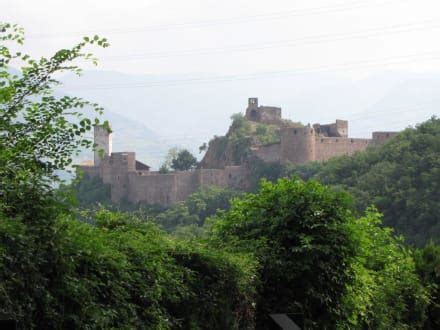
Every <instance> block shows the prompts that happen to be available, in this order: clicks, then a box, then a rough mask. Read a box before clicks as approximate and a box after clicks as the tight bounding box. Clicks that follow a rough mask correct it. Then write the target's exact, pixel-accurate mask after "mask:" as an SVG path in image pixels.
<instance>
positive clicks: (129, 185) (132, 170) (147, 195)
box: [79, 98, 397, 206]
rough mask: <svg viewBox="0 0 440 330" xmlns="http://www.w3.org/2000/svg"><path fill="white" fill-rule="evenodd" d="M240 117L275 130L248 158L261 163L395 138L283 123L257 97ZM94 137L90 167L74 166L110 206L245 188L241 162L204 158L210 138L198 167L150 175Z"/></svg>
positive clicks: (98, 131)
mask: <svg viewBox="0 0 440 330" xmlns="http://www.w3.org/2000/svg"><path fill="white" fill-rule="evenodd" d="M245 118H246V119H247V120H249V121H252V122H257V123H262V124H268V125H275V126H276V127H278V128H279V135H280V142H279V143H272V144H269V145H255V146H253V148H252V153H253V155H252V156H254V157H258V158H259V159H261V160H262V161H264V162H266V163H278V162H279V163H283V164H286V163H292V164H305V163H307V162H311V161H320V162H322V161H326V160H328V159H330V158H332V157H336V156H340V155H351V154H353V153H355V152H357V151H362V150H365V149H366V148H367V147H368V146H369V145H371V144H383V143H385V142H386V141H387V140H388V139H390V138H392V137H393V136H395V135H396V134H397V133H396V132H373V133H372V138H371V139H368V138H363V139H359V138H350V137H348V122H347V121H345V120H336V122H335V123H332V124H325V125H322V124H314V125H312V126H310V125H307V126H302V125H297V124H293V123H292V122H290V121H286V120H284V119H282V116H281V108H278V107H268V106H259V105H258V99H257V98H250V99H249V100H248V107H247V109H246V115H245ZM94 139H95V146H96V147H95V155H94V164H93V165H92V166H90V165H82V166H79V168H80V169H81V170H83V171H84V172H85V173H86V174H88V175H89V176H99V177H100V178H101V179H102V180H103V182H104V183H105V184H109V185H110V187H111V199H112V201H113V202H115V203H119V202H121V201H122V200H126V201H128V202H131V203H139V202H142V203H147V204H159V205H162V206H170V205H173V204H175V203H177V202H179V201H183V200H185V199H186V198H187V197H188V196H189V195H191V194H192V193H194V192H196V191H197V190H198V189H200V188H201V187H205V186H218V187H225V188H226V187H228V188H233V189H239V190H242V189H246V188H248V182H249V180H248V175H249V174H250V173H249V169H248V166H247V165H246V163H245V162H243V163H241V164H230V163H228V162H225V163H223V164H221V166H218V164H213V161H212V160H211V161H210V160H209V155H211V154H213V153H215V150H214V149H215V148H216V143H215V139H214V140H212V141H211V142H210V144H209V148H208V150H207V152H206V154H205V157H204V159H203V160H202V162H201V168H197V169H194V170H188V171H175V172H170V173H159V172H156V171H151V170H150V167H149V166H148V165H146V164H143V163H142V162H140V161H138V160H136V154H135V153H134V152H112V144H111V133H110V132H109V131H108V130H107V129H106V128H104V127H101V126H95V128H94Z"/></svg>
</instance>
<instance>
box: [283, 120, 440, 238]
mask: <svg viewBox="0 0 440 330" xmlns="http://www.w3.org/2000/svg"><path fill="white" fill-rule="evenodd" d="M286 173H288V174H289V175H292V174H293V175H299V176H300V177H302V178H303V179H305V180H308V179H310V178H313V179H316V180H318V181H319V182H321V183H323V184H329V185H332V186H334V187H337V188H340V189H345V190H347V191H349V192H350V193H351V194H352V195H353V198H354V200H355V202H356V206H357V209H358V210H363V209H365V207H368V206H369V205H375V206H376V207H377V208H378V209H379V210H380V211H381V212H382V213H383V214H384V224H385V225H386V226H389V227H392V228H394V229H395V230H396V232H397V233H398V234H403V235H404V236H405V238H406V240H407V241H408V242H409V243H411V244H415V245H418V246H422V245H424V244H425V243H426V242H427V241H428V240H430V239H432V240H434V241H436V242H437V243H438V242H439V241H440V212H439V209H440V119H438V118H431V119H430V120H428V121H426V122H424V123H421V124H419V125H417V126H416V127H415V128H408V129H406V130H404V131H403V132H401V133H400V134H399V135H398V136H397V137H395V138H393V139H392V140H391V141H389V142H388V143H386V144H385V145H383V146H379V147H371V148H369V149H368V150H366V151H365V152H359V153H357V154H355V155H354V156H350V157H348V156H344V157H338V158H334V159H331V160H329V161H328V162H325V163H321V164H319V163H312V164H307V165H305V166H301V167H295V168H293V170H292V169H286V168H283V169H278V173H276V174H275V176H278V175H281V176H282V175H286Z"/></svg>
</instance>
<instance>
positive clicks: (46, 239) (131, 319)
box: [0, 25, 440, 329]
mask: <svg viewBox="0 0 440 330" xmlns="http://www.w3.org/2000/svg"><path fill="white" fill-rule="evenodd" d="M0 40H2V41H9V42H11V41H14V40H15V41H19V42H21V41H22V31H21V30H20V29H19V28H17V27H14V26H10V25H0ZM88 44H98V45H102V46H106V45H107V43H106V41H105V40H104V39H100V38H99V37H97V36H96V37H94V38H91V39H90V38H85V39H84V42H81V43H80V44H79V45H77V46H75V47H73V48H72V49H64V50H61V51H59V52H57V53H56V54H55V55H54V56H53V57H52V58H50V59H44V58H43V59H41V60H39V61H33V60H29V57H27V55H21V54H14V53H11V52H10V51H9V49H8V48H7V47H6V46H3V45H0V47H1V52H0V60H1V61H0V107H1V108H0V110H1V112H0V115H1V120H0V125H1V126H0V131H1V132H2V134H1V135H0V180H1V181H0V197H1V198H0V318H2V319H3V318H7V319H16V320H17V321H18V328H19V329H32V328H49V329H62V328H70V329H76V328H81V329H82V328H86V329H87V328H98V329H107V328H130V329H131V328H140V329H175V328H184V329H252V328H257V329H267V328H271V327H273V326H274V324H273V323H272V324H271V323H270V320H269V318H268V314H271V313H279V312H281V313H293V314H295V315H296V316H297V317H298V318H297V320H298V321H299V322H300V323H302V324H303V325H305V326H306V327H308V328H341V329H346V328H353V329H365V328H374V329H376V328H377V329H390V328H398V329H405V328H427V329H430V328H435V327H436V326H438V320H439V318H438V314H437V312H438V295H436V294H437V293H438V286H436V282H435V281H438V269H439V267H440V266H439V260H440V258H439V250H438V248H437V247H436V246H428V247H427V248H426V249H424V250H422V251H419V252H417V253H416V255H415V257H414V254H413V252H412V250H410V249H408V248H406V247H405V246H403V244H402V242H401V241H400V240H399V239H396V238H395V237H393V235H392V233H391V231H390V230H389V229H386V228H382V227H381V226H379V224H380V216H379V214H378V213H377V212H376V211H375V210H374V209H371V210H368V211H367V212H366V214H365V216H363V217H360V218H359V217H356V216H354V215H353V212H352V210H353V207H352V205H351V204H350V198H349V196H348V195H347V194H346V193H343V192H337V191H335V190H333V189H331V188H329V187H325V186H323V185H321V184H319V183H318V182H315V181H310V182H307V183H304V182H302V181H300V180H298V179H282V180H279V181H278V182H277V183H276V184H271V183H269V182H263V183H262V185H261V188H260V189H259V191H258V192H256V193H254V194H245V195H243V196H239V197H237V198H235V199H233V200H232V202H230V203H231V204H229V202H228V201H227V200H229V198H230V197H231V196H232V195H234V194H233V193H229V192H224V191H221V192H218V191H217V192H216V191H213V192H209V191H208V192H206V191H205V192H201V193H199V195H194V196H192V198H190V200H189V201H188V202H186V203H183V204H181V205H180V206H181V207H182V208H183V209H184V212H186V213H187V215H188V216H191V215H194V216H197V218H196V217H194V218H193V219H192V220H191V221H194V222H190V225H195V224H197V225H198V226H201V225H204V224H205V222H206V221H205V220H207V219H206V218H207V217H208V216H209V215H212V214H213V213H214V212H215V210H217V208H219V207H225V206H229V205H230V209H229V210H228V211H222V212H218V213H217V214H216V215H215V216H213V217H211V219H209V221H208V222H210V224H211V226H212V227H207V228H206V229H207V232H206V235H205V238H204V239H200V238H197V239H195V238H194V237H190V239H188V237H185V239H183V240H182V239H176V238H175V237H172V236H169V235H168V234H166V233H165V232H163V231H162V230H161V229H159V228H158V226H157V225H156V224H154V223H153V222H152V221H151V216H146V217H144V216H142V212H139V216H136V215H133V213H122V212H116V211H109V210H105V209H102V208H101V209H99V210H98V211H93V210H88V211H85V212H77V210H76V209H75V208H74V207H73V205H72V202H71V196H70V195H69V193H68V190H66V189H61V190H56V189H55V188H54V184H55V183H58V182H59V181H58V178H57V176H56V172H55V171H56V170H63V169H65V168H66V166H68V165H69V164H70V163H71V162H72V160H71V159H72V158H71V156H72V154H75V153H77V152H78V151H79V150H80V149H81V148H82V147H87V146H90V145H91V141H89V140H88V139H86V138H85V133H86V132H88V131H90V130H91V126H92V125H91V121H90V120H88V119H87V118H82V117H81V113H80V112H79V111H78V110H79V109H80V108H82V107H84V106H91V107H92V108H95V109H96V110H97V111H100V108H99V107H98V106H97V105H94V104H90V103H88V102H87V101H84V100H81V99H78V98H70V97H63V98H61V99H58V98H56V97H53V96H52V94H51V92H52V89H53V86H54V85H55V84H56V81H54V80H53V79H52V75H53V74H54V73H57V72H59V71H62V70H77V68H76V67H75V66H74V65H72V63H71V61H72V60H74V59H81V58H83V57H89V56H88V55H87V54H85V53H83V48H84V47H85V46H87V45H88ZM20 58H21V60H22V61H26V63H25V65H24V67H23V68H22V76H20V77H18V76H11V75H10V74H9V71H8V63H9V61H10V60H12V59H20ZM72 114H73V115H74V116H76V117H77V118H78V116H79V117H80V120H79V124H74V123H72V122H71V121H69V115H72ZM98 122H99V121H95V123H98ZM99 184H100V183H99V182H92V183H91V187H95V188H96V191H97V192H96V191H95V193H96V194H95V193H94V194H95V196H97V195H98V196H101V197H102V196H105V194H101V191H100V188H99ZM79 189H83V191H85V190H87V188H85V187H84V186H82V187H80V188H79ZM83 202H87V200H85V201H83ZM175 210H176V209H175ZM167 212H168V211H167ZM177 213H179V212H177ZM174 216H175V215H174V214H173V211H170V214H168V215H163V219H162V221H163V222H164V223H167V222H166V221H167V219H173V217H174ZM157 218H158V219H159V218H160V216H157ZM175 218H176V219H177V220H176V221H174V222H173V221H170V223H169V224H167V226H168V225H171V228H172V225H175V224H176V222H179V221H181V220H180V219H181V217H180V215H179V216H177V217H175ZM156 221H157V220H156ZM185 221H186V220H184V223H186V222H185ZM175 228H179V226H175ZM415 261H417V264H416V263H415ZM421 280H423V281H424V282H423V283H424V284H425V285H422V281H421ZM256 312H257V313H256Z"/></svg>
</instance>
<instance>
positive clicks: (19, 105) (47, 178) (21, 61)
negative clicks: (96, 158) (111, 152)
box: [0, 23, 108, 215]
mask: <svg viewBox="0 0 440 330" xmlns="http://www.w3.org/2000/svg"><path fill="white" fill-rule="evenodd" d="M0 40H1V42H2V44H1V45H0V132H2V133H1V135H0V180H1V181H0V189H1V191H0V192H1V194H2V198H3V201H4V203H1V204H0V207H6V205H7V210H6V209H5V211H6V212H8V213H9V214H11V215H14V214H15V212H18V211H19V210H20V209H23V208H26V205H27V204H28V203H29V202H31V203H35V202H36V200H34V198H35V199H39V198H43V196H44V195H45V193H44V191H45V190H46V191H48V190H49V189H50V188H49V185H50V184H52V183H53V180H57V175H56V172H55V171H56V170H62V169H65V168H66V167H67V166H68V165H70V164H71V162H72V155H74V154H77V153H78V152H79V150H81V148H84V147H85V148H87V147H90V146H91V145H92V142H91V141H90V140H89V139H87V138H85V137H84V134H85V133H86V132H87V131H90V130H91V128H92V125H93V123H92V121H91V120H90V119H88V118H86V117H84V116H83V114H82V113H81V112H80V111H78V110H79V109H81V108H84V107H90V108H92V109H93V110H95V111H96V112H97V113H100V112H101V111H102V108H101V107H99V106H98V105H97V104H95V103H91V102H88V101H86V100H83V99H81V98H77V97H71V96H63V97H61V98H57V97H55V96H54V95H53V88H54V87H55V86H58V85H59V82H58V81H56V80H55V79H54V78H53V76H54V75H55V74H57V73H60V72H65V71H72V72H75V73H78V74H79V73H80V69H79V68H78V67H77V66H76V65H74V64H73V61H75V60H79V59H92V60H93V58H92V56H91V55H90V54H87V53H84V52H83V50H84V48H85V47H86V46H87V45H88V44H97V45H99V46H102V47H107V46H108V43H107V41H106V39H102V38H99V37H97V36H96V37H94V38H93V39H91V40H84V41H83V42H80V43H78V44H77V45H76V46H74V47H72V48H71V49H62V50H59V51H57V52H56V53H55V54H54V55H53V56H52V57H51V58H49V59H46V58H41V59H39V60H34V59H31V57H30V56H29V55H26V54H23V53H21V52H20V51H12V50H10V48H8V46H7V45H8V44H11V45H12V46H14V43H13V42H14V41H15V42H18V44H21V43H22V42H23V31H22V30H21V29H20V28H18V27H16V26H11V25H10V24H3V23H2V24H0ZM11 64H13V65H14V66H18V67H20V74H18V75H14V74H11V70H10V65H11ZM94 123H99V121H98V120H96V121H95V122H94ZM37 189H39V190H40V192H39V193H38V194H36V195H34V196H33V198H30V197H29V196H28V195H27V193H26V192H29V191H31V190H37Z"/></svg>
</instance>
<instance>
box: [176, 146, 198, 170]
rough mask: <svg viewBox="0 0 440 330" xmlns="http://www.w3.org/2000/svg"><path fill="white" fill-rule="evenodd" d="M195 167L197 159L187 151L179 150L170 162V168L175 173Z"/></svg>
mask: <svg viewBox="0 0 440 330" xmlns="http://www.w3.org/2000/svg"><path fill="white" fill-rule="evenodd" d="M196 166H197V158H196V157H194V155H193V154H191V153H190V152H189V151H188V150H186V149H184V150H180V151H179V152H178V153H177V155H176V157H174V158H173V159H172V160H171V168H172V169H173V170H175V171H187V170H190V169H193V168H195V167H196Z"/></svg>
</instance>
